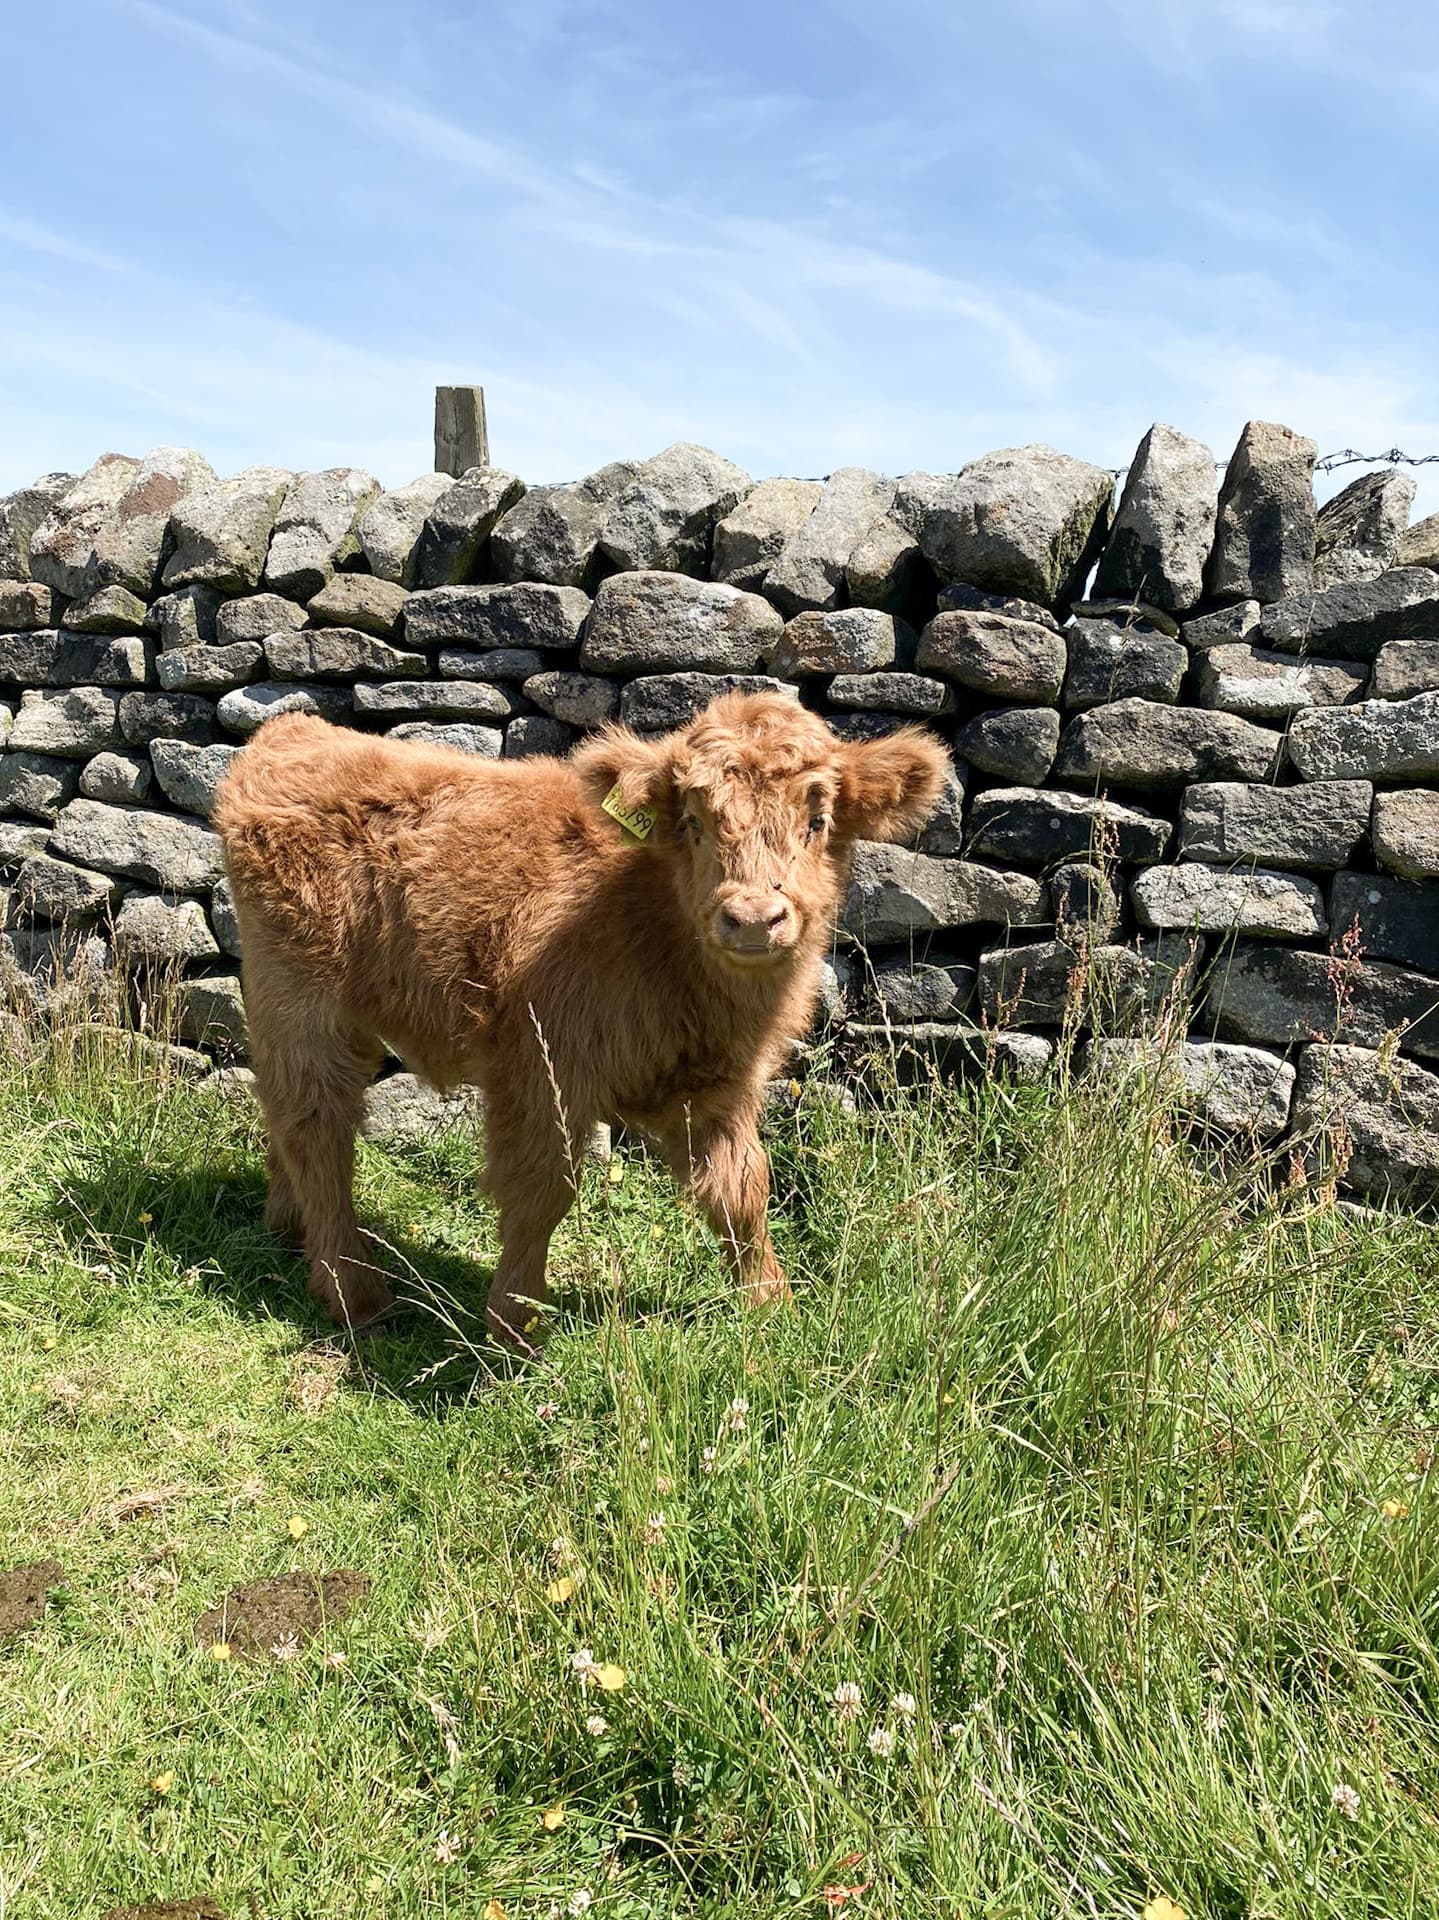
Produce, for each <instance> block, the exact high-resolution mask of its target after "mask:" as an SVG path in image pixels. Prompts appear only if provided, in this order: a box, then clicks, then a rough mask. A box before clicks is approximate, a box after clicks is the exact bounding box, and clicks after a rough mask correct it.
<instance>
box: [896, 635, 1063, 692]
mask: <svg viewBox="0 0 1439 1920" xmlns="http://www.w3.org/2000/svg"><path fill="white" fill-rule="evenodd" d="M1067 659H1068V656H1067V654H1066V651H1065V645H1064V641H1063V639H1062V638H1061V637H1060V635H1059V634H1057V633H1055V632H1054V631H1053V630H1052V629H1051V628H1049V627H1043V626H1039V625H1037V624H1035V623H1034V622H1031V621H1028V620H1012V619H1010V618H1009V617H1008V616H1007V615H1006V614H998V613H937V614H936V615H935V616H934V618H933V620H931V621H930V623H929V625H928V626H927V627H926V628H925V629H924V632H923V633H922V634H921V635H920V637H919V647H918V650H917V651H916V653H915V656H914V663H915V665H916V666H917V667H918V668H919V669H920V671H921V672H924V673H942V674H943V675H944V676H945V678H946V679H947V680H957V681H959V683H960V685H961V686H965V687H972V688H973V689H974V691H975V692H976V693H987V694H991V695H993V696H994V697H995V698H996V699H1000V700H1028V701H1033V702H1034V703H1036V704H1038V705H1040V706H1053V705H1054V703H1055V702H1056V701H1057V700H1058V698H1059V689H1060V687H1061V686H1062V685H1063V683H1064V670H1065V666H1066V664H1067Z"/></svg>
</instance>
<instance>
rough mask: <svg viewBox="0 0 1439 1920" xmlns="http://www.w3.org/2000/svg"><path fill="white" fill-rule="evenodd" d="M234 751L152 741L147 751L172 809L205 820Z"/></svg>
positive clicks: (183, 742) (219, 747)
mask: <svg viewBox="0 0 1439 1920" xmlns="http://www.w3.org/2000/svg"><path fill="white" fill-rule="evenodd" d="M239 751H240V749H239V748H238V747H228V746H213V747H192V746H189V745H187V744H186V742H185V741H183V740H156V741H154V742H153V743H152V745H151V747H150V759H151V761H152V762H153V764H154V768H155V778H156V780H157V781H158V782H159V783H160V791H161V792H162V793H163V794H164V796H165V798H166V799H167V800H168V801H169V802H170V804H171V805H172V806H176V807H179V808H181V810H182V811H183V812H185V813H192V814H195V815H196V816H197V817H198V818H199V819H202V820H208V819H209V817H210V813H211V811H212V809H213V807H214V805H215V795H216V792H217V791H218V790H219V785H220V782H221V781H222V780H223V779H224V777H225V775H226V773H227V772H228V771H229V766H230V762H231V761H232V760H233V759H234V757H235V755H236V754H237V753H238V752H239Z"/></svg>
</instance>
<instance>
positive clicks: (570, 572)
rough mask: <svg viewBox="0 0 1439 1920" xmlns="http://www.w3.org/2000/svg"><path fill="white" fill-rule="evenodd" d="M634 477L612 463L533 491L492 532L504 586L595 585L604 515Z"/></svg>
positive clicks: (634, 468) (631, 469) (628, 468)
mask: <svg viewBox="0 0 1439 1920" xmlns="http://www.w3.org/2000/svg"><path fill="white" fill-rule="evenodd" d="M638 471H639V467H638V463H637V462H636V461H633V460H615V461H612V462H611V463H610V465H609V466H607V467H601V468H600V470H599V472H598V473H592V474H590V475H588V476H587V478H585V479H583V480H577V481H575V482H574V483H573V485H571V486H565V487H531V489H530V490H529V492H528V493H527V494H526V495H525V496H524V498H523V499H522V500H521V501H519V503H518V504H517V505H515V506H513V507H512V508H511V509H510V511H509V512H508V513H507V514H506V515H505V518H504V520H503V522H502V523H501V525H500V526H499V527H498V528H497V529H496V530H495V535H494V538H493V540H492V541H491V543H490V544H491V559H492V561H493V563H494V567H495V571H496V572H497V573H498V574H499V575H500V577H501V579H504V580H516V581H520V580H526V581H540V582H543V583H545V584H546V585H549V586H554V587H586V586H589V585H591V584H593V579H594V573H595V567H596V561H597V554H596V543H597V541H598V539H599V532H600V527H601V526H602V525H603V523H604V518H605V513H606V511H607V509H608V507H609V503H610V501H611V500H613V499H614V498H615V496H616V495H617V494H620V493H622V492H623V491H624V489H625V488H626V487H627V486H628V485H629V483H630V481H631V480H632V479H633V478H634V476H635V474H636V473H637V472H638ZM419 584H420V585H421V586H432V585H438V584H439V583H438V582H436V581H429V580H421V581H420V582H419Z"/></svg>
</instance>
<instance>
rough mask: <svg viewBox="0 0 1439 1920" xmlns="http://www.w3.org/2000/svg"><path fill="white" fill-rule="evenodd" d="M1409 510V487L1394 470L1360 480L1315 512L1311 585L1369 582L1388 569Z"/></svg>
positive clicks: (1411, 496)
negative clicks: (1315, 522) (1317, 517)
mask: <svg viewBox="0 0 1439 1920" xmlns="http://www.w3.org/2000/svg"><path fill="white" fill-rule="evenodd" d="M1413 504H1414V481H1413V479H1412V477H1411V476H1410V475H1409V474H1407V473H1400V472H1399V470H1398V468H1397V467H1386V468H1384V469H1383V470H1382V471H1381V472H1379V473H1365V474H1361V475H1360V476H1359V478H1358V479H1357V480H1351V481H1350V483H1349V485H1348V486H1347V487H1345V488H1344V489H1343V490H1342V491H1341V492H1339V493H1336V494H1335V495H1334V498H1333V499H1332V500H1326V501H1325V503H1324V505H1323V506H1322V507H1321V508H1320V509H1319V520H1318V527H1317V535H1318V537H1317V540H1316V543H1315V549H1314V584H1315V586H1316V587H1337V586H1338V585H1339V584H1340V583H1341V582H1342V581H1345V580H1372V579H1373V578H1374V576H1375V574H1379V573H1383V572H1385V570H1386V569H1387V568H1389V567H1392V566H1393V565H1394V563H1395V561H1396V560H1397V558H1398V555H1399V542H1400V540H1401V539H1402V538H1403V536H1404V529H1405V527H1406V526H1407V525H1408V524H1409V509H1410V507H1411V506H1413Z"/></svg>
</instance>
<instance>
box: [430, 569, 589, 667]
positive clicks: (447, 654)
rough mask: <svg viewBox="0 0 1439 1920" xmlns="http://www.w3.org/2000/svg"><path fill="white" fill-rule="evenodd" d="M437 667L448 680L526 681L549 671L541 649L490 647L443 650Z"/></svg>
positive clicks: (445, 648)
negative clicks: (476, 650) (471, 649)
mask: <svg viewBox="0 0 1439 1920" xmlns="http://www.w3.org/2000/svg"><path fill="white" fill-rule="evenodd" d="M557 591H559V592H562V593H564V592H568V591H569V589H568V588H564V587H562V588H559V589H557ZM435 665H436V666H437V667H438V669H439V672H440V677H441V678H442V679H444V680H499V681H514V680H519V681H523V680H528V679H529V678H530V676H531V675H532V674H536V673H544V672H546V671H547V670H548V667H547V662H546V660H545V656H544V655H543V654H542V653H541V652H540V651H539V649H538V648H537V647H488V648H486V649H485V651H484V652H483V653H472V652H471V651H470V650H469V649H468V648H467V647H442V648H441V649H440V651H439V653H438V655H437V656H436V659H435Z"/></svg>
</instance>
